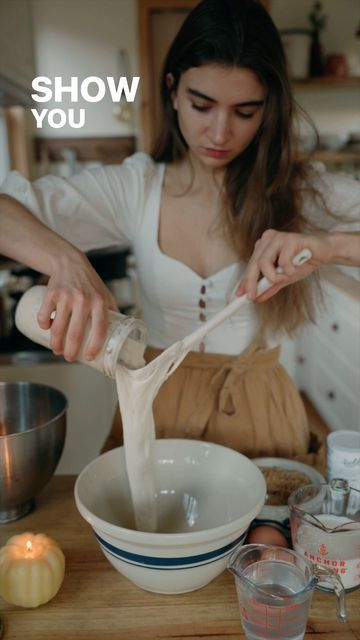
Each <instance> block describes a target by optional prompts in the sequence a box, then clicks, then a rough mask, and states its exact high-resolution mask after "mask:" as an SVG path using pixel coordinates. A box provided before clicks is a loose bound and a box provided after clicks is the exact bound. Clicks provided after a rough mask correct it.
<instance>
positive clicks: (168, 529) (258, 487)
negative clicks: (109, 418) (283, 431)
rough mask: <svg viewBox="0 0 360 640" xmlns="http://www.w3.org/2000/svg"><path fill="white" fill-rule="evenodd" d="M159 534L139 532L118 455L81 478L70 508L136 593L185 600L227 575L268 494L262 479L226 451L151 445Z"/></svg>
mask: <svg viewBox="0 0 360 640" xmlns="http://www.w3.org/2000/svg"><path fill="white" fill-rule="evenodd" d="M154 451H155V454H154V460H155V479H156V486H157V488H158V489H157V494H156V505H157V517H158V522H159V527H158V532H156V533H148V532H144V531H137V530H136V529H135V525H134V515H133V510H132V506H131V499H130V491H129V485H128V480H127V475H126V468H125V452H124V448H123V447H119V448H117V449H113V450H112V451H109V452H107V453H104V454H103V455H101V456H99V457H98V458H96V459H95V460H93V461H92V462H90V464H88V465H87V467H85V469H83V470H82V472H81V473H80V475H79V477H78V478H77V481H76V484H75V501H76V505H77V508H78V509H79V511H80V513H81V515H82V516H83V517H84V518H85V520H86V521H87V522H88V523H89V524H90V525H91V527H92V528H93V531H94V533H95V535H96V538H97V541H98V543H99V545H100V547H101V549H102V551H103V552H104V554H105V556H106V558H107V559H108V560H109V562H110V563H111V564H112V565H113V566H114V567H115V569H117V571H119V572H120V573H121V574H123V575H124V576H126V577H127V578H129V580H131V581H132V582H134V583H135V584H136V585H137V586H139V587H141V588H142V589H146V590H148V591H154V592H156V593H173V594H174V593H185V592H187V591H194V590H195V589H199V588H200V587H202V586H204V585H205V584H207V583H208V582H210V581H211V580H212V579H213V578H215V577H216V576H217V575H218V574H219V573H221V572H222V571H223V570H224V569H225V568H226V563H227V558H228V556H229V554H230V552H231V550H232V549H233V548H234V547H235V546H236V545H238V544H240V543H242V542H243V541H244V539H245V536H246V533H247V529H248V527H249V525H250V523H251V521H252V520H253V519H254V518H255V517H256V516H257V515H258V513H259V512H260V510H261V508H262V506H263V504H264V501H265V493H266V483H265V480H264V477H263V475H262V473H261V471H260V470H259V469H258V468H257V466H256V465H255V464H253V463H252V462H251V460H249V459H248V458H246V457H245V456H243V455H242V454H240V453H237V452H236V451H234V450H232V449H228V448H227V447H222V446H220V445H216V444H212V443H208V442H202V441H197V440H176V439H161V440H156V442H155V448H154Z"/></svg>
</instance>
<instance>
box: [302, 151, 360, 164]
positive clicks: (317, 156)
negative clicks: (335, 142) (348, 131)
mask: <svg viewBox="0 0 360 640" xmlns="http://www.w3.org/2000/svg"><path fill="white" fill-rule="evenodd" d="M299 156H300V158H301V159H306V158H308V157H309V156H308V154H307V153H306V152H303V153H302V152H300V153H299ZM311 160H318V161H320V162H323V163H324V164H346V163H349V164H353V163H359V164H360V150H359V151H347V150H346V149H339V151H333V150H331V149H320V150H319V151H315V152H314V153H313V154H312V155H311Z"/></svg>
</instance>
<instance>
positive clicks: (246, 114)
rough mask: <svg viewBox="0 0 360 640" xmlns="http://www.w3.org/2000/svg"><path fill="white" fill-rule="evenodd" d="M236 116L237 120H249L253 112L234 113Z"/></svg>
mask: <svg viewBox="0 0 360 640" xmlns="http://www.w3.org/2000/svg"><path fill="white" fill-rule="evenodd" d="M236 115H237V116H239V118H245V119H249V118H252V117H253V115H254V112H253V111H252V112H246V111H236Z"/></svg>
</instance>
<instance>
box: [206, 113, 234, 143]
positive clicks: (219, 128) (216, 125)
mask: <svg viewBox="0 0 360 640" xmlns="http://www.w3.org/2000/svg"><path fill="white" fill-rule="evenodd" d="M210 137H211V141H212V142H213V143H214V144H216V145H221V144H224V143H225V142H227V141H228V140H229V138H230V117H229V115H228V114H226V113H217V114H216V115H214V119H213V121H212V123H211V131H210Z"/></svg>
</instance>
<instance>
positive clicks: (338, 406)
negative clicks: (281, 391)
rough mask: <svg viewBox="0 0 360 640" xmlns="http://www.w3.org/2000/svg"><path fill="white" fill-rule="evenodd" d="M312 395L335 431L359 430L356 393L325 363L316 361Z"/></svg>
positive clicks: (359, 406)
mask: <svg viewBox="0 0 360 640" xmlns="http://www.w3.org/2000/svg"><path fill="white" fill-rule="evenodd" d="M310 395H311V397H312V399H313V400H314V402H315V404H316V406H317V408H318V409H319V411H320V413H321V414H322V415H323V417H324V419H325V420H326V421H327V422H328V424H329V425H330V426H331V427H333V428H335V429H354V428H355V429H359V428H360V405H359V399H358V396H357V395H356V393H354V392H353V391H352V390H351V389H349V388H347V387H345V386H344V385H343V384H342V380H341V376H340V374H339V373H337V372H333V371H332V370H331V371H330V372H329V367H328V366H327V364H326V362H325V361H320V360H319V359H318V358H316V359H315V362H314V369H313V376H312V384H311V389H310Z"/></svg>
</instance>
